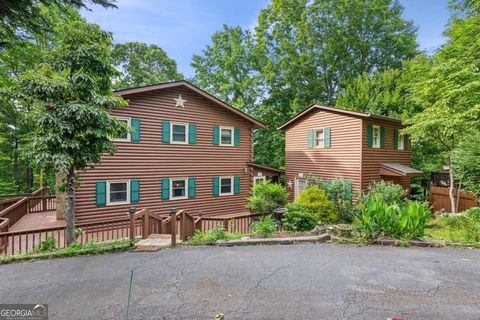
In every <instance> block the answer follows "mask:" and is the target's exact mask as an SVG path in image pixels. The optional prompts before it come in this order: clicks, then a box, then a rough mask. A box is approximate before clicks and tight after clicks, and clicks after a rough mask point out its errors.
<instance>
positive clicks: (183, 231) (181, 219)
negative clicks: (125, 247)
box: [130, 209, 201, 246]
mask: <svg viewBox="0 0 480 320" xmlns="http://www.w3.org/2000/svg"><path fill="white" fill-rule="evenodd" d="M139 219H141V220H142V239H146V238H148V237H149V236H150V235H151V234H153V233H160V234H170V235H171V236H172V240H171V241H172V246H175V245H176V243H177V228H178V229H179V238H180V240H182V241H185V240H187V239H188V238H189V237H191V236H193V234H194V233H195V230H196V228H197V226H198V225H197V224H196V223H195V221H196V219H195V218H194V217H193V216H192V215H190V214H189V213H188V212H186V211H185V210H179V211H177V212H175V213H172V214H171V215H170V216H169V217H161V216H159V215H157V214H155V213H153V212H151V211H150V210H149V209H142V210H140V211H138V212H136V213H134V214H132V215H130V240H131V241H132V243H133V242H134V241H135V238H136V234H135V233H136V231H135V230H136V228H135V225H136V222H137V220H139ZM177 222H178V223H179V225H178V226H177ZM200 227H201V226H200Z"/></svg>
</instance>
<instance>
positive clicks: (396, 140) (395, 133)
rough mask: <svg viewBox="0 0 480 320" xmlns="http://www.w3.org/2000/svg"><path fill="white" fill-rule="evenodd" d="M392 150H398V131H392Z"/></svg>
mask: <svg viewBox="0 0 480 320" xmlns="http://www.w3.org/2000/svg"><path fill="white" fill-rule="evenodd" d="M393 149H395V150H397V149H398V129H393Z"/></svg>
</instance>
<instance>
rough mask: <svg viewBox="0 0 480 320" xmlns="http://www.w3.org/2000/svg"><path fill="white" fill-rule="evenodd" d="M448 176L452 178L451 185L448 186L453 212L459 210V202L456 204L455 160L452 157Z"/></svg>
mask: <svg viewBox="0 0 480 320" xmlns="http://www.w3.org/2000/svg"><path fill="white" fill-rule="evenodd" d="M448 177H449V178H450V186H449V188H448V196H449V197H450V207H451V211H452V213H456V212H457V204H456V201H455V200H456V199H455V194H454V190H455V185H454V183H455V182H454V179H453V161H452V158H450V165H449V167H448Z"/></svg>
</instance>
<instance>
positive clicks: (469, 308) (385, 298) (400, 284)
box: [0, 244, 480, 320]
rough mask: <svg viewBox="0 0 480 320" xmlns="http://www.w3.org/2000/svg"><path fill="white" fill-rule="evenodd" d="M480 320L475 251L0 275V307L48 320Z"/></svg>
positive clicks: (124, 263)
mask: <svg viewBox="0 0 480 320" xmlns="http://www.w3.org/2000/svg"><path fill="white" fill-rule="evenodd" d="M132 268H133V269H134V285H133V291H132V300H131V301H132V306H131V317H130V318H131V319H213V318H214V316H215V315H216V314H219V313H224V314H225V319H226V320H230V319H386V318H387V317H394V316H396V317H405V318H406V319H462V320H466V319H476V320H478V319H480V251H479V250H466V249H424V248H390V247H379V246H372V247H354V246H341V245H331V244H303V245H290V246H257V247H236V248H215V247H196V248H194V247H190V248H179V249H174V250H164V251H160V252H145V253H138V252H137V253H118V254H109V255H105V256H90V257H76V258H66V259H56V260H51V261H38V262H28V263H19V264H11V265H4V266H0V302H1V303H20V302H21V303H48V304H49V312H50V315H51V316H50V319H125V312H126V306H127V298H128V287H129V280H130V270H131V269H132Z"/></svg>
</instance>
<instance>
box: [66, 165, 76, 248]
mask: <svg viewBox="0 0 480 320" xmlns="http://www.w3.org/2000/svg"><path fill="white" fill-rule="evenodd" d="M65 218H66V221H67V234H66V237H67V239H66V240H67V246H70V245H71V244H72V243H73V242H74V241H75V239H76V237H75V170H73V169H70V171H69V172H68V174H67V214H66V216H65Z"/></svg>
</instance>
